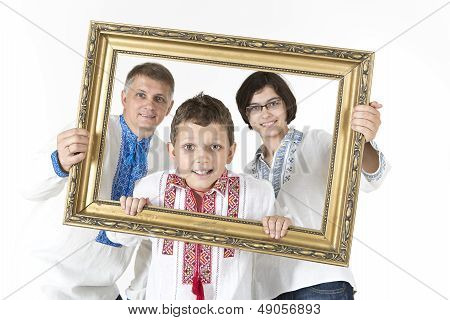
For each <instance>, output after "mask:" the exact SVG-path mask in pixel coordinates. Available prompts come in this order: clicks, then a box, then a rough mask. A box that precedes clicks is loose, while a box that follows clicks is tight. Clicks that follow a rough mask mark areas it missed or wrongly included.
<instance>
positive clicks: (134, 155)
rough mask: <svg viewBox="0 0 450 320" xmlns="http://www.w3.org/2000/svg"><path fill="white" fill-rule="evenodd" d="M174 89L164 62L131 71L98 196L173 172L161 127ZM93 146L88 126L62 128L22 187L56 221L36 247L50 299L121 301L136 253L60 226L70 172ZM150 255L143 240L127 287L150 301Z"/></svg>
mask: <svg viewBox="0 0 450 320" xmlns="http://www.w3.org/2000/svg"><path fill="white" fill-rule="evenodd" d="M173 92H174V79H173V76H172V74H171V73H170V72H169V70H167V69H166V68H165V67H164V66H162V65H160V64H156V63H144V64H141V65H137V66H135V67H134V68H133V69H132V70H131V71H130V72H129V74H128V76H127V79H126V83H125V88H124V90H123V91H122V96H121V101H122V105H123V114H122V115H121V116H110V118H109V123H108V132H107V136H106V140H105V153H104V159H103V172H102V177H101V182H100V191H99V198H100V199H111V200H119V198H120V196H121V195H132V193H133V189H134V183H135V181H136V180H138V179H140V178H142V177H144V176H145V175H147V174H148V173H151V172H154V171H159V170H163V169H167V166H168V155H167V151H166V148H165V146H164V143H163V142H162V141H161V140H160V139H159V138H158V137H157V136H156V135H155V129H156V128H157V126H158V125H159V124H160V123H161V122H162V121H163V119H164V117H165V116H167V115H168V114H169V112H170V110H171V108H172V106H173V99H172V98H173ZM88 144H89V133H88V132H87V131H86V130H84V129H70V130H67V131H64V132H61V133H60V134H59V135H58V137H57V150H55V151H54V152H53V153H51V156H50V152H47V153H44V154H43V158H42V157H41V159H40V162H38V163H36V165H37V167H38V168H40V170H37V171H39V176H35V177H33V178H34V181H28V183H27V185H28V190H24V191H25V192H24V196H25V197H26V198H27V199H29V200H35V201H45V205H44V206H43V208H42V209H43V210H42V211H45V212H43V213H44V216H43V217H41V220H42V222H43V223H44V224H46V226H47V227H48V226H51V225H52V223H53V225H54V226H53V227H52V228H46V230H47V229H48V232H46V233H45V234H42V235H40V236H39V237H38V238H37V239H35V240H36V241H35V242H36V244H37V247H38V248H37V249H35V250H34V255H35V257H36V258H37V260H38V261H39V265H40V267H41V268H43V269H44V268H45V269H47V270H48V271H47V272H46V273H45V274H44V275H43V276H42V279H41V281H40V282H41V285H40V287H41V289H42V291H43V292H44V294H45V296H46V297H47V298H50V299H119V300H120V299H122V298H121V296H120V294H119V290H118V287H117V285H116V281H117V280H118V279H119V278H120V276H121V275H122V274H123V272H124V271H125V269H126V267H127V266H128V265H129V263H130V260H131V258H132V255H133V249H130V248H126V247H122V246H120V245H118V244H115V243H112V242H110V241H108V240H107V238H106V237H105V236H104V234H105V233H104V231H100V232H98V231H96V230H93V229H84V228H77V227H70V226H61V218H62V214H63V208H64V198H65V194H66V192H65V189H66V188H65V186H66V183H67V176H68V171H69V170H70V168H71V167H72V166H74V165H76V164H77V163H79V162H81V161H83V160H84V159H85V157H86V152H87V149H88ZM40 164H41V165H40ZM55 222H56V223H55ZM150 254H151V245H150V243H148V242H147V243H146V242H143V244H142V245H141V246H140V247H139V248H138V253H137V258H136V259H137V260H136V263H135V279H134V280H133V281H132V283H131V285H130V287H129V288H128V289H127V297H128V298H130V299H143V298H145V285H146V282H147V270H148V266H147V264H148V263H149V261H150Z"/></svg>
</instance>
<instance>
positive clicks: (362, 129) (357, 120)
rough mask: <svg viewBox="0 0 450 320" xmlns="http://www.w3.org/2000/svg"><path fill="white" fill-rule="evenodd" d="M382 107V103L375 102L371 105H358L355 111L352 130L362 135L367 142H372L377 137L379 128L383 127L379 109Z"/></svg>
mask: <svg viewBox="0 0 450 320" xmlns="http://www.w3.org/2000/svg"><path fill="white" fill-rule="evenodd" d="M382 107H383V105H382V104H381V103H378V102H376V101H373V102H371V103H370V105H357V106H355V108H354V109H353V115H352V129H353V130H355V131H356V132H359V133H362V134H363V135H364V138H366V142H369V141H372V140H373V139H375V136H376V135H377V131H378V128H379V127H380V125H381V119H380V112H379V111H378V109H380V108H382Z"/></svg>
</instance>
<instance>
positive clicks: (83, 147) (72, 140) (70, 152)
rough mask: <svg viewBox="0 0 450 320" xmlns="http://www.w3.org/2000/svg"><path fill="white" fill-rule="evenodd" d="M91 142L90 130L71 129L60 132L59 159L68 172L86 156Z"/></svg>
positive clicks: (58, 143)
mask: <svg viewBox="0 0 450 320" xmlns="http://www.w3.org/2000/svg"><path fill="white" fill-rule="evenodd" d="M88 144H89V132H87V130H85V129H70V130H67V131H63V132H61V133H60V134H58V137H57V149H58V160H59V163H60V165H61V167H62V169H63V170H64V171H66V172H68V171H69V169H70V168H71V167H72V166H73V165H74V164H77V163H79V162H80V161H82V160H84V159H85V158H86V152H87V149H88Z"/></svg>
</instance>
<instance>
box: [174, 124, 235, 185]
mask: <svg viewBox="0 0 450 320" xmlns="http://www.w3.org/2000/svg"><path fill="white" fill-rule="evenodd" d="M235 149H236V144H233V145H231V146H230V143H229V140H228V134H227V130H226V128H225V127H224V126H223V125H220V124H213V123H211V124H210V125H208V126H206V127H202V126H199V125H196V124H194V123H192V122H182V123H180V125H179V126H178V131H177V136H176V141H175V145H173V144H172V143H169V154H170V156H171V158H172V159H173V160H174V161H175V164H176V167H177V172H178V174H179V175H180V176H181V177H182V178H184V179H185V180H186V183H187V185H188V186H189V187H190V188H193V189H195V190H198V191H202V192H204V191H207V190H209V189H210V188H211V187H212V186H213V185H214V183H215V182H216V180H217V179H219V178H220V176H221V175H222V174H223V172H224V171H225V165H226V164H229V163H230V162H231V160H232V159H233V155H234V152H235Z"/></svg>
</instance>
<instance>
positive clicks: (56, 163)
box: [51, 150, 69, 178]
mask: <svg viewBox="0 0 450 320" xmlns="http://www.w3.org/2000/svg"><path fill="white" fill-rule="evenodd" d="M51 158H52V164H53V170H55V173H56V174H57V175H58V177H61V178H65V177H68V176H69V174H68V173H67V172H66V171H64V170H63V168H61V165H60V164H59V160H58V150H56V151H55V152H53V153H52V155H51Z"/></svg>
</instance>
